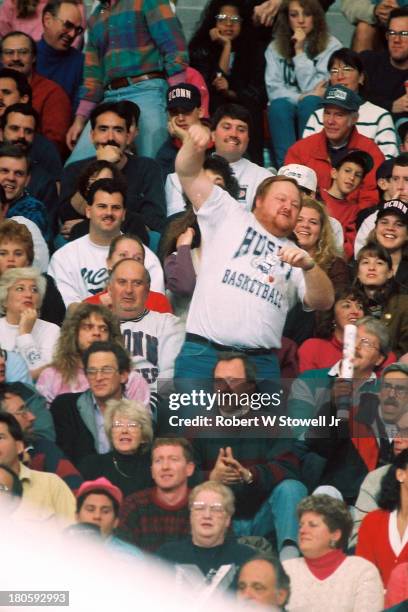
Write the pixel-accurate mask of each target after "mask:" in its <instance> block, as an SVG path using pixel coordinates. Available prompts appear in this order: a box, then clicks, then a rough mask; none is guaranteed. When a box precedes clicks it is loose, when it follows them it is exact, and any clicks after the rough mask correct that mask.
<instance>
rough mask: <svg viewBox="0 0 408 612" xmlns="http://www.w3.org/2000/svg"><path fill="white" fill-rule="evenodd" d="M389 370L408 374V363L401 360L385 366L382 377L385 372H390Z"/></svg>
mask: <svg viewBox="0 0 408 612" xmlns="http://www.w3.org/2000/svg"><path fill="white" fill-rule="evenodd" d="M388 372H401V373H402V374H406V375H407V376H408V363H401V362H400V361H396V362H395V363H391V365H389V366H387V367H386V368H384V370H383V372H382V377H383V378H384V374H388Z"/></svg>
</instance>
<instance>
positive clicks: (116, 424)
mask: <svg viewBox="0 0 408 612" xmlns="http://www.w3.org/2000/svg"><path fill="white" fill-rule="evenodd" d="M141 427H142V426H141V425H140V423H136V421H129V422H128V423H123V422H122V421H113V423H112V429H141Z"/></svg>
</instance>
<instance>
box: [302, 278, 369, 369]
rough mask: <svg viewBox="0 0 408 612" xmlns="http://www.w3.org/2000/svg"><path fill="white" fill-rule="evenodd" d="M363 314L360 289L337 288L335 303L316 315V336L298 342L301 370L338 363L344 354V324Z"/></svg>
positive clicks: (359, 317)
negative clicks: (299, 343) (358, 290)
mask: <svg viewBox="0 0 408 612" xmlns="http://www.w3.org/2000/svg"><path fill="white" fill-rule="evenodd" d="M363 317H364V309H363V305H362V303H361V301H360V295H359V294H358V292H357V291H353V289H351V287H347V286H345V287H341V288H340V289H337V291H336V293H335V297H334V304H333V307H332V308H331V309H330V310H329V311H328V312H323V313H319V316H318V317H317V320H316V327H315V337H313V338H308V339H307V340H305V341H304V342H303V343H302V344H301V345H300V346H299V349H298V357H299V372H301V373H302V372H305V371H306V370H317V369H320V368H330V367H332V366H333V365H334V364H335V363H337V362H338V361H339V360H340V359H341V358H342V356H343V340H344V327H345V326H346V325H350V324H352V325H354V324H355V323H356V322H357V321H358V319H361V318H363Z"/></svg>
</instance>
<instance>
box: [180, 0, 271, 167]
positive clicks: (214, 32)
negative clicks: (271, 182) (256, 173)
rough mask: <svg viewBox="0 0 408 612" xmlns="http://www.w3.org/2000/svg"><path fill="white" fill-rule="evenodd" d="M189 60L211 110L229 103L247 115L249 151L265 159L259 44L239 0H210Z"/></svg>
mask: <svg viewBox="0 0 408 612" xmlns="http://www.w3.org/2000/svg"><path fill="white" fill-rule="evenodd" d="M189 54H190V64H191V66H192V67H193V68H195V69H196V70H198V71H199V72H200V73H201V74H202V75H203V77H204V79H205V82H206V84H207V87H208V91H209V94H210V114H213V113H214V111H215V110H216V109H217V108H218V107H219V106H221V105H222V104H226V103H229V102H234V103H236V104H241V105H242V106H244V107H245V108H246V109H247V110H248V111H249V112H250V114H251V119H252V126H251V139H250V143H249V147H248V153H249V156H250V158H251V160H252V161H253V162H255V163H257V164H261V165H262V162H263V110H264V108H265V106H266V92H265V84H264V71H265V58H264V54H263V45H262V44H261V42H260V40H259V37H258V36H256V35H255V33H254V31H253V28H252V19H251V16H250V14H249V12H248V11H245V10H244V8H243V3H242V2H241V0H210V2H209V3H208V4H207V6H206V8H205V9H204V12H203V16H202V19H201V22H200V24H199V26H198V28H197V30H196V32H195V34H193V37H192V39H191V42H190V44H189Z"/></svg>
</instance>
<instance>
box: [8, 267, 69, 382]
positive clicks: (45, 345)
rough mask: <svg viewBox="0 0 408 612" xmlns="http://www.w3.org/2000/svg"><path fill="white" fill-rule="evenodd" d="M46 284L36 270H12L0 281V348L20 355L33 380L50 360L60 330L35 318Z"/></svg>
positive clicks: (52, 324)
mask: <svg viewBox="0 0 408 612" xmlns="http://www.w3.org/2000/svg"><path fill="white" fill-rule="evenodd" d="M45 288H46V281H45V279H44V278H43V277H42V275H41V273H40V272H39V271H38V270H37V269H36V268H11V269H8V270H5V272H4V273H3V274H2V276H1V278H0V314H2V315H3V317H1V318H0V338H1V345H2V348H4V349H6V350H8V351H16V352H17V353H20V355H21V356H22V357H23V359H24V361H25V362H26V364H27V366H28V369H29V371H30V374H31V376H32V378H33V379H34V380H36V379H37V378H38V376H39V374H40V372H41V371H42V370H43V369H44V368H45V366H46V365H47V364H48V363H50V361H51V360H52V355H53V352H54V347H55V345H56V343H57V340H58V337H59V334H60V329H59V327H58V326H57V325H55V324H54V323H48V322H47V321H43V320H42V319H39V318H38V313H39V309H40V307H41V303H42V300H43V298H44V294H45Z"/></svg>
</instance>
